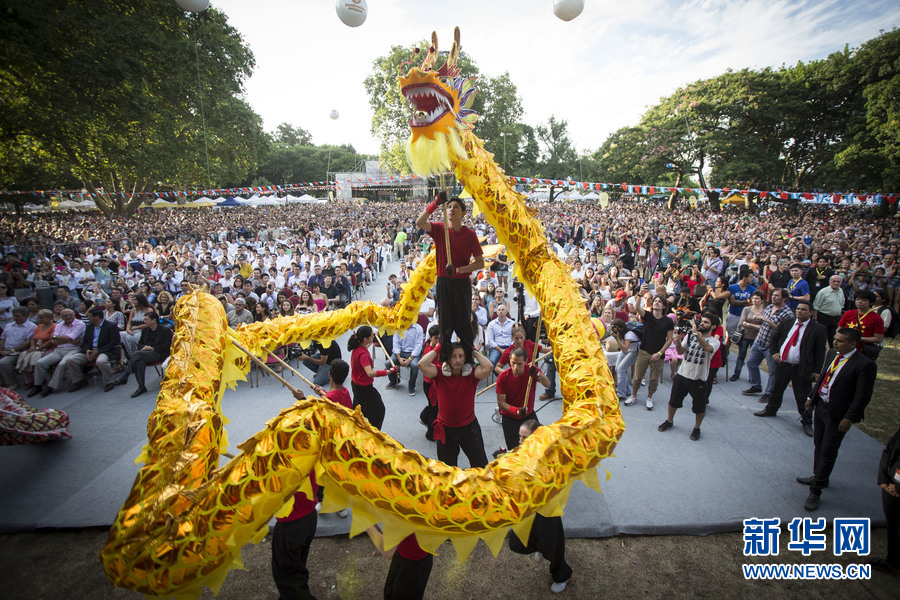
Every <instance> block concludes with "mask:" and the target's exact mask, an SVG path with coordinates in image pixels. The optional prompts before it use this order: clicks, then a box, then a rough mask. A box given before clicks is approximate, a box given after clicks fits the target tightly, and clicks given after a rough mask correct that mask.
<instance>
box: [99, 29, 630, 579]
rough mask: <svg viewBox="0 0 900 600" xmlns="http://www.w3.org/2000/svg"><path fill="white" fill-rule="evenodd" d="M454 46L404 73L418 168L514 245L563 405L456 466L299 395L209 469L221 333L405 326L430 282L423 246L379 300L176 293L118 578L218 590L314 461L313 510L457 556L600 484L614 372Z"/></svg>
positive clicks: (112, 542) (105, 558) (120, 533)
mask: <svg viewBox="0 0 900 600" xmlns="http://www.w3.org/2000/svg"><path fill="white" fill-rule="evenodd" d="M458 53H459V31H458V30H457V31H456V39H455V42H454V45H453V49H452V50H451V52H450V56H449V57H448V59H447V62H446V63H445V64H444V65H443V66H442V67H440V68H437V69H435V68H434V67H435V63H436V60H437V39H436V36H433V38H432V47H431V49H430V50H429V52H428V54H427V56H426V57H425V60H424V61H423V64H422V67H421V68H413V69H411V70H410V72H409V73H408V74H407V76H405V77H403V78H401V86H402V88H403V91H404V94H405V95H406V96H407V98H408V99H409V100H410V102H411V103H412V104H413V105H414V109H415V114H414V116H413V121H412V122H411V124H410V125H411V129H412V136H411V139H410V143H409V145H408V151H409V154H410V162H411V164H412V165H413V167H414V169H415V170H416V171H418V172H420V173H421V172H428V173H433V172H441V171H442V170H444V169H446V168H452V169H453V171H454V172H455V174H456V176H457V177H458V179H459V180H460V181H461V182H463V183H464V184H465V186H466V188H467V189H468V190H469V191H470V192H471V194H472V196H473V197H474V199H475V202H476V203H477V204H478V206H479V208H480V209H481V210H482V212H483V213H484V214H485V216H486V218H487V220H488V222H489V223H490V224H491V225H493V226H494V227H495V228H496V230H497V235H498V238H499V239H500V241H501V243H503V244H505V245H506V246H507V248H508V251H509V253H510V254H511V255H512V256H513V257H514V258H515V260H516V269H517V273H518V275H519V279H520V281H523V282H524V283H525V284H526V286H528V288H529V290H530V291H531V292H532V293H533V294H534V295H535V297H536V298H537V300H538V302H539V303H540V305H541V310H542V314H543V319H544V323H545V324H546V326H547V330H548V334H549V337H550V339H551V341H552V342H553V347H554V354H555V358H556V361H557V365H558V366H559V375H560V380H561V387H562V394H563V398H564V407H563V408H564V411H563V416H562V418H561V419H560V420H559V421H557V422H556V423H553V424H551V425H547V426H545V427H542V428H540V429H539V430H538V431H537V432H535V434H533V435H531V436H529V437H528V439H527V440H525V442H524V443H523V444H521V445H520V446H519V447H518V448H516V449H515V451H513V452H510V453H507V454H505V455H502V456H501V457H499V458H498V459H496V460H494V461H493V462H491V463H490V464H489V465H487V466H486V467H484V468H483V469H459V468H455V467H449V466H447V465H445V464H444V463H441V462H439V461H436V460H432V459H429V458H426V457H424V456H422V455H421V454H419V453H417V452H414V451H412V450H408V449H406V448H404V447H403V446H402V445H401V444H399V443H398V442H396V441H395V440H393V439H392V438H391V437H390V436H388V435H386V434H385V433H383V432H381V431H379V430H377V429H374V428H373V427H371V426H370V425H369V423H368V422H367V421H366V420H365V418H364V417H363V416H362V414H361V413H360V412H359V411H358V410H356V411H352V412H351V411H349V410H347V409H345V408H343V407H340V406H337V405H335V404H333V403H331V402H328V401H326V400H323V399H320V398H316V397H308V398H307V399H306V400H303V401H299V402H296V403H294V404H293V406H291V407H289V408H286V409H284V410H282V411H281V413H280V414H278V415H277V416H275V417H274V418H272V419H271V420H270V421H269V422H268V423H267V425H266V428H265V429H264V430H263V431H261V432H259V433H257V434H256V435H254V436H252V437H251V438H250V439H248V440H246V441H244V442H243V443H242V444H240V445H239V446H238V448H239V450H240V454H238V455H237V456H236V457H234V458H233V459H231V460H230V461H229V462H228V463H227V464H226V465H224V466H222V467H219V456H220V453H221V452H224V451H225V449H226V448H227V440H226V437H225V430H224V425H225V423H226V422H227V419H226V418H225V416H224V414H222V411H221V404H220V401H221V398H222V395H223V394H224V392H225V390H226V388H228V387H234V385H235V383H236V382H237V381H239V380H240V379H242V378H244V377H245V376H246V373H247V372H248V370H249V368H250V362H249V360H248V359H247V357H246V356H245V355H243V354H242V353H241V352H240V351H239V350H238V349H237V347H236V346H235V344H233V343H232V340H236V341H238V342H239V343H240V345H241V346H243V347H245V348H248V349H250V350H251V351H252V352H254V353H256V354H257V355H262V354H264V353H266V352H268V351H271V350H274V349H275V348H277V347H279V346H283V345H285V344H287V343H297V342H299V343H308V341H309V340H321V341H323V342H324V343H326V344H327V343H328V342H330V341H332V340H334V339H336V338H337V337H338V336H340V335H341V334H342V333H344V332H346V331H348V330H350V329H352V328H354V327H357V326H358V325H362V324H369V325H373V326H375V327H378V328H380V329H381V330H382V331H384V332H386V333H392V332H395V331H402V330H405V329H407V328H408V327H409V326H410V325H411V324H412V323H413V322H415V320H416V317H417V314H418V311H419V306H420V305H421V303H422V301H423V300H424V299H425V297H426V294H427V291H428V289H430V288H431V287H432V286H433V285H434V281H435V277H436V268H435V257H434V253H433V252H432V253H431V254H430V255H429V256H428V257H427V258H426V260H424V261H423V262H422V264H421V265H420V266H419V267H418V268H417V269H416V271H415V272H414V273H413V275H412V277H411V279H410V280H409V281H408V282H407V283H406V284H404V286H403V293H402V295H401V300H400V302H399V303H398V304H397V305H396V306H395V307H393V308H391V309H388V308H385V307H380V306H376V305H375V304H373V303H371V302H357V303H354V304H351V305H350V306H348V307H347V308H346V309H343V310H338V311H333V312H325V313H317V314H314V315H304V316H298V317H291V318H280V319H275V320H272V321H267V322H263V323H254V324H251V325H248V326H242V327H240V328H238V330H236V331H235V330H230V329H229V328H228V325H227V321H226V319H225V315H224V312H223V310H222V306H221V304H220V303H219V302H218V301H217V300H216V299H215V298H213V297H212V296H210V295H208V294H204V293H202V292H199V291H197V292H194V293H193V294H190V295H188V296H185V297H184V298H182V299H180V300H179V301H178V303H177V305H176V308H175V318H176V334H175V340H174V343H173V344H174V345H173V352H172V359H171V364H170V366H169V369H168V370H167V373H166V377H165V380H164V381H163V383H162V388H161V391H160V395H159V399H158V401H157V407H156V410H155V411H154V412H153V414H152V415H151V417H150V422H149V424H148V444H147V446H146V447H145V450H144V452H143V453H142V455H141V457H139V460H143V461H144V463H145V464H144V466H143V467H142V468H141V470H140V472H139V473H138V475H137V478H136V480H135V482H134V486H133V488H132V491H131V493H130V495H129V497H128V499H127V500H126V502H125V504H124V506H123V507H122V509H121V511H120V513H119V515H118V518H117V519H116V521H115V523H114V524H113V526H112V528H111V529H110V534H109V539H108V541H107V544H106V546H105V547H104V549H103V551H102V553H101V560H102V563H103V566H104V568H105V570H106V572H107V574H108V576H109V578H110V579H111V581H113V583H115V584H116V585H119V586H124V587H128V588H131V589H134V590H137V591H140V592H143V593H145V594H147V595H152V596H175V597H197V596H199V594H200V592H201V590H202V587H203V586H207V587H210V588H211V589H213V590H214V591H217V590H218V589H219V587H220V586H221V585H222V583H223V581H224V578H225V575H226V573H227V571H228V569H229V568H233V567H236V566H240V549H241V547H242V546H243V545H244V544H246V543H247V542H258V541H259V540H260V539H261V538H262V537H263V536H264V535H265V534H266V533H267V531H268V523H269V521H270V519H271V518H272V517H273V516H275V515H277V514H283V513H282V511H286V509H289V508H290V500H291V497H292V495H293V494H294V492H296V491H297V490H305V491H307V493H309V491H310V489H309V483H308V482H309V477H308V475H309V473H311V472H315V474H316V477H317V480H319V481H320V482H321V483H324V485H325V486H326V488H327V490H328V494H327V495H326V499H325V507H324V510H325V511H326V512H332V511H336V510H339V509H341V508H345V507H348V506H349V507H351V508H352V509H353V522H352V525H351V535H356V534H358V533H360V532H362V531H364V530H365V529H367V528H368V527H369V526H370V525H372V524H373V523H377V522H381V523H382V525H383V529H384V540H385V547H387V548H390V547H392V546H394V545H396V544H398V543H399V542H400V541H401V540H402V539H403V538H404V537H406V536H407V535H409V534H410V533H415V534H416V536H417V539H418V542H419V544H420V545H421V546H422V547H423V548H424V549H425V550H427V551H429V552H435V551H436V549H437V547H438V546H439V545H440V544H441V543H442V542H444V541H445V540H447V539H450V540H451V541H452V542H453V544H454V546H455V547H456V550H457V553H458V554H459V556H460V559H461V560H465V558H466V557H467V556H468V554H469V553H470V552H471V550H472V549H473V548H474V546H475V544H476V543H477V541H478V539H483V540H484V541H485V542H486V543H487V544H488V546H489V547H490V549H491V550H492V552H494V554H496V553H497V552H499V550H500V548H501V547H502V545H503V540H504V538H505V536H506V534H507V532H508V531H509V530H510V529H512V530H513V531H514V532H515V533H516V535H518V536H519V537H520V538H527V535H528V531H529V529H530V527H531V522H532V520H533V518H534V515H535V514H536V513H538V512H540V513H541V514H543V515H546V516H553V515H559V514H562V509H563V507H564V506H565V503H566V499H567V497H568V493H569V491H570V489H571V486H572V484H573V482H574V481H575V480H577V479H581V480H582V481H584V482H585V483H586V484H587V485H588V486H589V487H591V488H593V489H595V490H597V491H598V492H599V490H600V487H599V477H598V475H597V470H596V467H597V466H598V465H599V463H600V461H601V460H602V459H603V458H606V457H608V456H610V455H611V454H612V451H613V449H614V448H615V445H616V443H617V442H618V440H619V439H620V437H621V435H622V433H623V432H624V422H623V421H622V417H621V414H620V412H619V409H618V402H617V398H616V396H615V392H614V389H613V385H612V379H611V376H610V373H609V369H608V368H607V366H606V361H605V358H604V356H603V351H602V349H601V347H600V343H599V340H598V338H597V335H596V333H595V330H594V328H593V326H592V324H591V322H590V319H589V316H588V313H587V311H586V309H585V306H584V301H583V300H582V298H581V296H580V295H579V293H578V291H577V289H576V285H575V283H574V281H573V280H572V278H571V277H570V276H569V272H568V268H567V267H566V265H565V264H563V263H562V262H561V261H560V260H559V259H558V258H556V256H555V255H553V254H551V253H550V252H548V250H547V244H546V238H545V236H544V229H543V226H542V225H541V224H540V222H539V221H537V220H536V219H535V218H534V217H533V214H532V211H531V210H530V209H529V208H528V207H527V206H526V205H525V204H524V198H523V196H522V195H521V194H518V193H517V192H515V190H514V189H513V188H512V186H511V185H510V183H509V180H508V179H507V177H506V176H505V175H504V174H503V172H502V170H500V168H499V167H498V166H497V164H496V163H495V162H494V161H493V157H492V155H491V154H490V153H488V152H487V151H485V149H484V146H483V143H482V142H481V140H479V139H478V138H477V137H476V136H475V135H474V134H473V133H472V131H471V129H472V126H473V124H474V122H475V119H476V118H477V116H476V115H474V113H472V112H471V111H470V109H469V107H468V105H469V104H470V102H471V97H472V93H473V90H474V88H473V87H472V81H471V80H467V79H464V78H461V77H460V76H459V73H458V71H457V70H456V67H455V63H456V57H457V56H458Z"/></svg>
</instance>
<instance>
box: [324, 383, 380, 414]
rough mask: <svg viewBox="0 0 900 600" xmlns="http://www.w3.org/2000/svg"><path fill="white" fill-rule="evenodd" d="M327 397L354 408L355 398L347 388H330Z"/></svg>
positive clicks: (351, 408)
mask: <svg viewBox="0 0 900 600" xmlns="http://www.w3.org/2000/svg"><path fill="white" fill-rule="evenodd" d="M373 381H374V380H373ZM325 397H326V398H328V399H329V400H331V401H332V402H334V403H336V404H340V405H341V406H346V407H347V408H349V409H350V410H353V399H352V398H351V397H350V392H349V391H348V390H347V388H341V389H339V390H330V391H329V392H328V393H326V394H325Z"/></svg>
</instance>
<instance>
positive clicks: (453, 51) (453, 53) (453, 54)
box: [447, 26, 459, 67]
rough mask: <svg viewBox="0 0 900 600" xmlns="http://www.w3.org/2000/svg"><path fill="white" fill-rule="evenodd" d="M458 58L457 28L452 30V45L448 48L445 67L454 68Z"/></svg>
mask: <svg viewBox="0 0 900 600" xmlns="http://www.w3.org/2000/svg"><path fill="white" fill-rule="evenodd" d="M457 58H459V27H458V26H457V27H454V28H453V45H452V46H451V47H450V56H448V57H447V66H448V67H455V66H456V59H457Z"/></svg>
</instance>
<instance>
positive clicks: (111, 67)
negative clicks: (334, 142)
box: [0, 0, 269, 214]
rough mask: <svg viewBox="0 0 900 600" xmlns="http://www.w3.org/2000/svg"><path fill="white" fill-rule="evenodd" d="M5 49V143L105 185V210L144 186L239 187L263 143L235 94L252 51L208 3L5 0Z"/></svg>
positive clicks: (1, 122) (1, 84)
mask: <svg viewBox="0 0 900 600" xmlns="http://www.w3.org/2000/svg"><path fill="white" fill-rule="evenodd" d="M0 49H2V50H0V51H2V54H3V55H4V56H5V57H6V60H5V61H4V63H3V65H0V139H2V140H3V141H4V143H7V144H17V145H19V146H20V147H25V148H28V149H29V153H28V155H27V156H26V157H25V161H26V162H30V163H40V162H41V161H42V160H43V158H49V159H50V160H51V161H53V162H54V163H56V164H58V165H61V166H65V169H66V170H67V171H68V172H69V173H71V175H72V176H73V177H75V178H77V179H78V180H80V182H81V184H82V185H83V186H84V187H85V188H87V189H88V190H89V191H92V192H94V191H98V190H101V189H102V191H103V192H104V193H103V194H101V196H100V197H99V199H98V201H97V203H98V206H99V207H100V208H101V209H102V210H103V211H104V212H106V213H108V214H113V213H117V214H129V213H130V212H132V211H133V209H134V208H135V207H136V206H137V204H138V203H139V202H140V199H139V197H134V198H131V199H125V198H124V197H122V196H121V195H120V194H122V193H123V192H127V193H131V192H140V191H143V190H145V189H147V188H148V187H149V186H151V185H152V186H153V187H156V186H159V185H170V186H174V187H194V186H197V187H207V186H216V187H220V186H228V185H234V184H236V183H238V182H239V181H240V180H242V179H243V178H244V177H246V175H247V173H249V172H250V170H251V169H252V168H253V166H254V165H255V163H256V160H257V158H258V157H259V156H260V155H261V154H262V153H263V152H265V151H266V150H267V148H268V144H269V141H268V139H267V137H266V136H265V134H264V133H263V131H262V127H261V123H260V119H259V117H258V116H257V115H256V114H255V113H254V112H253V110H252V109H251V108H250V107H249V106H248V105H247V104H246V102H244V101H243V100H242V99H241V97H240V94H241V92H242V88H243V84H244V81H245V80H246V79H247V77H249V75H250V73H251V70H252V67H253V64H254V63H253V56H252V54H251V53H250V51H249V49H248V48H247V47H246V46H245V44H244V43H243V41H242V39H241V37H240V35H239V34H238V33H237V31H235V30H234V29H233V28H232V27H230V26H229V25H228V24H227V22H226V18H225V15H224V14H223V13H221V12H219V11H217V10H215V9H210V10H207V11H205V12H203V13H200V14H196V15H185V13H183V12H182V11H181V10H180V9H179V8H178V7H177V5H176V4H175V3H174V2H159V1H155V0H133V1H129V2H119V1H117V0H91V1H89V2H79V1H76V0H54V1H50V0H9V1H8V2H6V3H5V8H4V18H3V19H2V20H0ZM198 71H199V72H198ZM198 77H199V80H200V81H199V82H198ZM201 103H202V106H203V109H204V110H203V114H201V111H200V107H201ZM204 119H205V127H204V123H203V120H204ZM207 145H208V153H209V165H208V168H207V161H206V150H205V146H207ZM15 183H16V184H19V183H20V182H19V181H18V180H17V181H16V182H15Z"/></svg>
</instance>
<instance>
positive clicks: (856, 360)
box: [797, 328, 877, 510]
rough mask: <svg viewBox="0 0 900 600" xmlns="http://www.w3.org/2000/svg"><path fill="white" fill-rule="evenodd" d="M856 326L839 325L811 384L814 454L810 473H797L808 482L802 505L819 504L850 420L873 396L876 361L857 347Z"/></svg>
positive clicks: (808, 403) (808, 507)
mask: <svg viewBox="0 0 900 600" xmlns="http://www.w3.org/2000/svg"><path fill="white" fill-rule="evenodd" d="M859 339H860V332H859V330H858V329H849V328H841V329H838V330H837V333H836V334H835V336H834V348H832V349H831V350H830V351H829V352H828V356H827V357H826V359H825V369H824V370H823V371H822V374H821V375H820V376H819V378H818V379H817V380H816V383H815V385H813V388H812V392H811V393H810V394H809V399H808V400H807V401H806V409H807V410H811V409H813V408H815V435H814V436H813V439H814V440H815V444H816V449H815V454H814V457H813V476H812V477H798V478H797V481H798V482H799V483H802V484H804V485H809V497H808V498H807V499H806V504H805V505H804V508H806V510H816V509H817V508H819V496H820V495H821V494H822V490H823V489H824V488H827V487H828V478H829V476H830V475H831V470H832V469H833V468H834V463H835V461H836V460H837V455H838V449H840V447H841V441H843V439H844V435H846V433H847V432H848V431H849V430H850V426H851V425H852V424H853V423H858V422H859V421H861V420H862V418H863V411H865V409H866V405H867V404H869V400H871V399H872V389H873V387H874V385H875V376H876V373H877V371H876V367H875V362H874V361H872V360H870V359H868V358H866V357H865V356H863V355H862V353H861V352H859V351H857V350H856V345H857V344H858V343H859Z"/></svg>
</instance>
